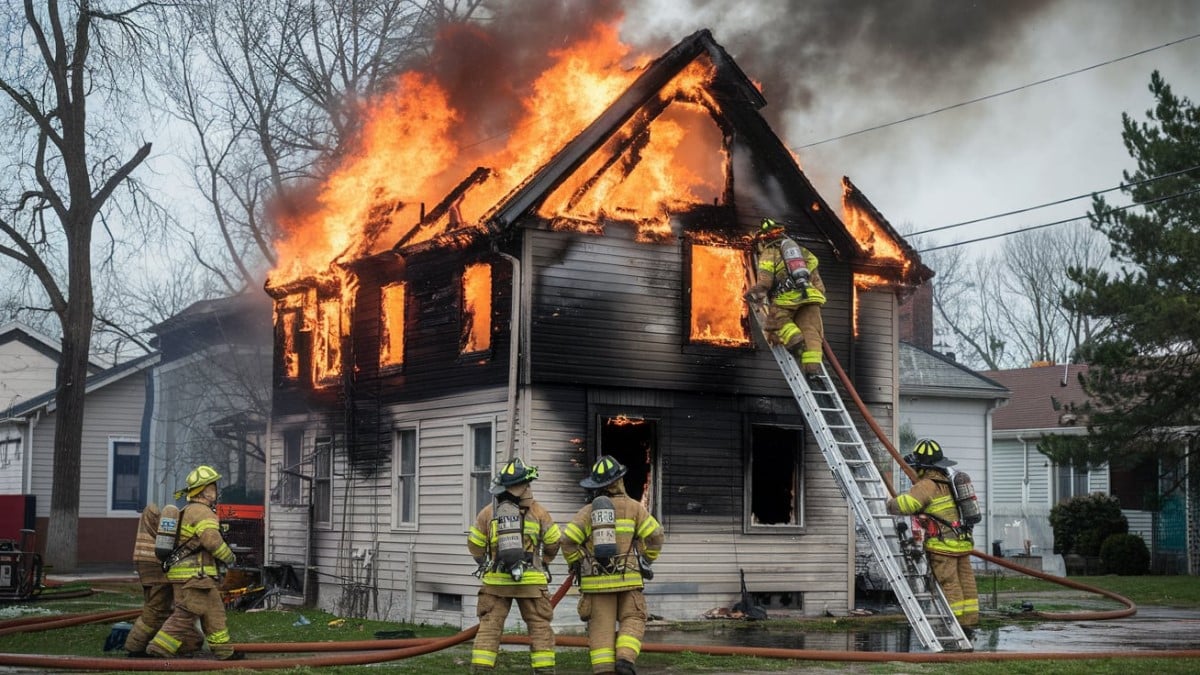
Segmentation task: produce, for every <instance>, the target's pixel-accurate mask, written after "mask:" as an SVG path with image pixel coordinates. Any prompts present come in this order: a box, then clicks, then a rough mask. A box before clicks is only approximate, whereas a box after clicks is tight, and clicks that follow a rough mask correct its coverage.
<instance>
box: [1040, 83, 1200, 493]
mask: <svg viewBox="0 0 1200 675" xmlns="http://www.w3.org/2000/svg"><path fill="white" fill-rule="evenodd" d="M1150 92H1151V93H1152V94H1153V95H1154V98H1155V106H1154V108H1153V109H1152V110H1148V111H1147V112H1146V116H1147V119H1148V121H1145V122H1140V123H1139V122H1135V121H1134V120H1133V119H1132V118H1131V117H1130V116H1129V115H1128V114H1123V115H1122V122H1123V132H1122V137H1123V139H1124V141H1125V147H1126V148H1127V149H1128V150H1129V154H1130V156H1131V157H1132V158H1133V159H1134V160H1135V161H1136V162H1137V170H1136V171H1134V172H1132V173H1131V172H1125V181H1124V182H1125V183H1126V184H1127V187H1125V188H1123V192H1124V193H1125V194H1126V195H1127V196H1128V197H1129V198H1130V199H1131V200H1132V202H1133V204H1132V205H1131V206H1130V207H1113V206H1110V205H1109V204H1108V203H1107V202H1106V201H1105V200H1104V199H1103V198H1102V197H1099V196H1094V197H1093V204H1092V212H1091V213H1090V214H1089V219H1090V221H1091V224H1092V227H1094V228H1096V229H1097V230H1099V231H1100V232H1102V233H1104V234H1105V235H1106V236H1108V238H1109V240H1110V242H1111V245H1112V257H1113V259H1114V261H1115V262H1116V263H1117V265H1116V266H1114V268H1113V269H1115V270H1116V271H1114V272H1112V273H1108V272H1104V271H1101V270H1100V269H1097V268H1073V269H1071V270H1070V271H1069V275H1070V277H1071V278H1072V279H1073V280H1074V281H1076V282H1077V283H1079V284H1080V290H1079V291H1077V292H1075V293H1072V294H1070V295H1069V296H1068V297H1067V298H1066V302H1067V304H1068V305H1070V306H1072V307H1074V308H1077V309H1078V310H1079V311H1080V312H1082V313H1083V314H1085V315H1087V316H1091V317H1097V318H1103V319H1106V320H1107V321H1108V329H1107V330H1106V331H1105V332H1104V333H1103V334H1101V335H1098V336H1094V337H1093V338H1092V339H1091V340H1089V341H1088V342H1086V343H1084V344H1083V345H1081V347H1080V353H1079V355H1078V360H1080V361H1082V362H1085V363H1090V364H1091V365H1092V368H1091V369H1090V371H1089V372H1088V373H1087V374H1086V375H1085V376H1083V378H1082V383H1083V386H1084V388H1085V390H1086V391H1087V393H1088V394H1089V396H1090V397H1091V400H1090V401H1089V403H1088V404H1086V405H1083V406H1080V407H1079V409H1078V411H1077V412H1079V413H1081V414H1082V419H1085V420H1087V423H1088V434H1087V435H1086V436H1079V437H1063V436H1059V437H1056V438H1054V439H1049V438H1047V439H1043V443H1042V450H1043V452H1045V453H1046V454H1047V455H1049V456H1050V457H1051V458H1052V459H1054V460H1055V461H1056V462H1058V463H1060V464H1068V463H1070V464H1074V465H1076V466H1084V465H1091V466H1096V465H1099V464H1102V463H1104V462H1108V463H1109V465H1110V466H1112V467H1114V468H1127V467H1130V466H1133V465H1135V464H1137V463H1138V462H1139V461H1141V460H1143V459H1146V458H1151V457H1152V458H1157V459H1160V460H1162V461H1163V464H1162V465H1160V466H1161V468H1162V470H1163V472H1164V475H1167V476H1172V477H1174V478H1175V479H1176V480H1177V481H1183V480H1186V479H1187V469H1188V463H1187V462H1186V461H1185V460H1186V458H1187V456H1188V455H1189V454H1195V453H1197V451H1200V442H1198V438H1200V431H1198V430H1200V397H1197V395H1196V392H1197V391H1200V354H1198V349H1200V183H1198V182H1197V177H1198V176H1200V168H1198V166H1200V110H1198V109H1197V108H1196V106H1195V105H1193V104H1192V103H1191V101H1189V100H1188V99H1187V98H1180V97H1178V96H1176V95H1175V94H1174V93H1173V92H1172V91H1171V88H1170V86H1169V85H1168V84H1167V83H1166V82H1165V81H1164V80H1163V79H1162V77H1161V76H1160V75H1159V73H1158V72H1155V73H1153V75H1151V78H1150ZM1197 466H1198V465H1197V463H1196V461H1195V460H1193V461H1192V462H1191V467H1192V473H1193V476H1192V479H1193V481H1194V480H1195V479H1196V476H1197V474H1200V470H1198V469H1197V468H1196V467H1197Z"/></svg>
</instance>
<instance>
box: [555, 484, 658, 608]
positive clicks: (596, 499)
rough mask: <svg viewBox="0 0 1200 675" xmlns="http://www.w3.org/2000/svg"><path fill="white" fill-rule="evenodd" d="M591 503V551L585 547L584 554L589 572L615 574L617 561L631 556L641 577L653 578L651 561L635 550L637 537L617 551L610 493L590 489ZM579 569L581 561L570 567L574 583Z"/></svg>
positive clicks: (615, 526)
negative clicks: (575, 566)
mask: <svg viewBox="0 0 1200 675" xmlns="http://www.w3.org/2000/svg"><path fill="white" fill-rule="evenodd" d="M626 498H628V497H626ZM591 504H592V515H591V523H592V550H591V551H590V552H589V551H587V550H586V549H585V550H584V556H585V557H586V558H588V559H589V560H588V562H590V567H591V573H592V574H593V575H600V574H616V573H617V570H618V566H619V563H621V562H623V561H625V560H628V559H629V558H630V557H634V558H636V560H637V564H638V571H639V572H641V575H642V579H645V580H646V581H649V580H651V579H653V578H654V570H653V568H652V567H651V566H650V561H649V560H647V559H646V557H645V556H644V555H642V553H641V552H640V551H638V550H637V542H636V541H635V542H633V544H632V545H631V546H630V547H629V550H628V551H625V552H624V553H621V552H620V547H619V546H618V544H617V509H616V505H615V504H613V500H612V497H611V496H610V495H609V494H608V493H607V492H605V491H604V488H600V489H598V490H595V491H593V492H592V493H591ZM581 562H583V561H581ZM625 569H627V568H625ZM581 570H582V565H580V569H578V570H573V571H574V572H575V573H576V574H575V585H576V586H578V585H579V580H580V577H581V576H582V575H581V574H580V571H581ZM622 574H624V572H622Z"/></svg>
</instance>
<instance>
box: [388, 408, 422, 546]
mask: <svg viewBox="0 0 1200 675" xmlns="http://www.w3.org/2000/svg"><path fill="white" fill-rule="evenodd" d="M392 466H393V467H395V472H396V485H395V487H394V489H393V490H392V494H393V495H394V497H393V502H392V526H393V527H402V526H409V525H416V524H417V430H416V429H397V430H396V434H395V439H394V441H393V445H392Z"/></svg>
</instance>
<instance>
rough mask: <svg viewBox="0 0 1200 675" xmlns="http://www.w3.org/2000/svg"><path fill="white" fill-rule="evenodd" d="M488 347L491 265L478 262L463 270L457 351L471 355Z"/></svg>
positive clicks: (490, 332) (490, 320)
mask: <svg viewBox="0 0 1200 675" xmlns="http://www.w3.org/2000/svg"><path fill="white" fill-rule="evenodd" d="M491 348H492V266H491V265H489V264H487V263H478V264H475V265H469V266H467V268H466V269H464V270H463V277H462V338H461V340H460V343H459V351H461V352H462V353H463V354H473V353H475V352H484V351H487V350H489V349H491Z"/></svg>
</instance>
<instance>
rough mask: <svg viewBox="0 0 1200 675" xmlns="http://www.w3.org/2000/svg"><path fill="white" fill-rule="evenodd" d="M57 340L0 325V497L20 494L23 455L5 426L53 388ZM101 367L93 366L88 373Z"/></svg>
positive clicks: (19, 325) (11, 429)
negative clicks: (15, 411)
mask: <svg viewBox="0 0 1200 675" xmlns="http://www.w3.org/2000/svg"><path fill="white" fill-rule="evenodd" d="M61 355H62V351H61V345H60V344H59V343H58V341H57V340H54V339H52V338H49V337H46V336H45V335H42V334H41V333H39V332H38V331H36V330H34V329H32V328H30V327H29V326H26V325H24V324H22V323H18V322H11V323H7V324H5V325H3V326H0V495H19V494H23V492H22V491H23V490H24V487H25V486H24V482H23V480H22V476H23V473H22V471H20V470H17V469H16V468H13V467H16V466H18V465H20V464H21V463H22V462H23V461H24V460H25V457H26V455H25V454H24V452H23V448H24V446H23V444H22V442H21V437H20V435H19V434H18V433H17V432H16V431H15V430H14V427H12V426H10V425H7V424H5V420H7V419H8V418H9V417H10V416H11V415H10V413H11V412H12V411H13V410H15V409H17V408H19V407H21V406H23V405H24V404H25V403H27V402H28V401H29V400H30V399H33V398H36V397H38V396H41V395H42V394H45V393H46V392H47V391H50V390H52V389H54V381H55V377H56V375H57V370H58V360H59V358H60V357H61ZM103 369H104V368H103V367H101V366H100V365H98V364H94V363H93V364H92V365H91V366H90V367H89V368H88V373H89V374H90V373H97V372H99V371H101V370H103Z"/></svg>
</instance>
